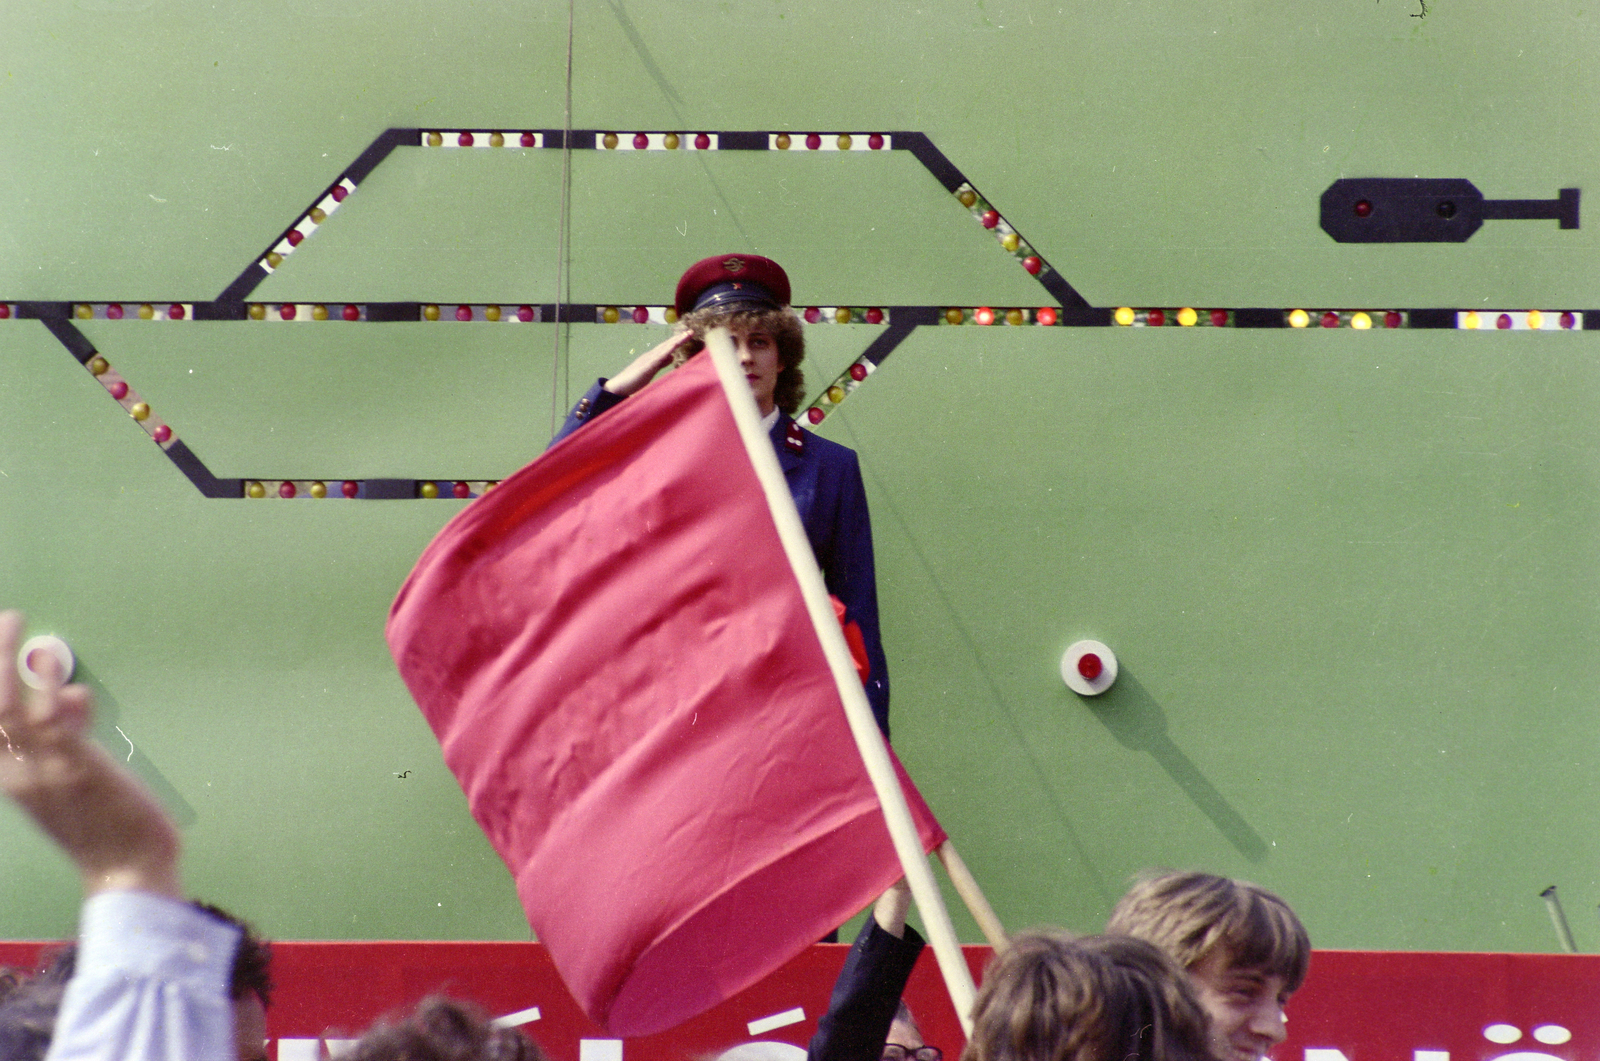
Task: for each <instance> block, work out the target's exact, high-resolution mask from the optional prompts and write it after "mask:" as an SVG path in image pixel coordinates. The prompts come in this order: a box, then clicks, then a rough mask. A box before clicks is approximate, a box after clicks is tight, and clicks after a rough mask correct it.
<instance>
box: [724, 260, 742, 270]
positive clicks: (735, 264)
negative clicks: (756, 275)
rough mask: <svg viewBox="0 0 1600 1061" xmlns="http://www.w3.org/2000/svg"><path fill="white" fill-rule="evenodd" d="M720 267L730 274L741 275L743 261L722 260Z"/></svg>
mask: <svg viewBox="0 0 1600 1061" xmlns="http://www.w3.org/2000/svg"><path fill="white" fill-rule="evenodd" d="M722 267H723V268H724V269H726V270H728V272H730V273H742V272H744V259H743V258H724V259H722Z"/></svg>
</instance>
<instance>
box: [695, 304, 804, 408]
mask: <svg viewBox="0 0 1600 1061" xmlns="http://www.w3.org/2000/svg"><path fill="white" fill-rule="evenodd" d="M683 323H684V325H685V326H687V327H688V329H689V330H690V331H692V332H694V334H695V338H697V339H699V340H701V342H704V341H705V337H706V333H707V332H709V331H710V330H711V329H713V328H717V327H727V328H728V329H729V330H730V331H755V330H757V329H760V330H761V331H764V332H766V333H767V334H768V335H770V336H772V339H773V342H775V343H777V344H778V385H777V386H776V387H775V388H774V389H773V392H772V403H773V404H774V405H776V406H777V407H778V408H779V409H782V410H783V411H784V412H786V413H788V414H789V415H790V416H793V415H794V414H795V410H797V409H799V408H800V402H801V400H802V399H803V398H804V397H805V386H806V377H805V373H804V372H803V371H801V369H800V362H802V361H804V360H805V357H806V337H805V333H804V330H803V327H802V325H801V324H800V318H799V317H796V316H795V315H794V311H793V310H791V309H789V308H788V307H784V308H782V309H737V310H734V311H733V312H732V313H729V312H728V311H727V310H725V309H702V310H697V311H696V312H694V313H690V314H689V315H687V316H686V317H684V318H683ZM680 349H681V348H680Z"/></svg>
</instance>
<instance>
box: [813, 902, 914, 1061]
mask: <svg viewBox="0 0 1600 1061" xmlns="http://www.w3.org/2000/svg"><path fill="white" fill-rule="evenodd" d="M922 946H923V940H922V937H921V936H919V935H918V934H917V930H916V929H914V928H912V927H911V926H910V925H907V926H906V927H905V938H903V939H897V938H895V937H894V936H891V935H889V933H887V932H885V931H884V930H883V929H881V928H879V927H878V921H877V919H876V918H875V917H873V916H872V915H871V914H870V913H869V914H868V915H867V923H866V924H864V925H862V926H861V934H860V935H859V936H857V937H856V941H855V944H854V945H853V946H852V947H851V948H850V957H848V958H846V959H845V963H844V968H843V969H840V970H839V979H838V980H837V981H835V982H834V985H833V998H832V999H831V1000H829V1002H828V1012H827V1013H825V1014H823V1016H822V1019H821V1020H819V1021H818V1022H817V1033H816V1034H815V1035H813V1036H812V1037H811V1043H810V1045H809V1047H808V1049H807V1050H806V1061H879V1059H880V1058H882V1057H883V1047H884V1044H885V1043H886V1042H887V1041H888V1038H889V1027H890V1025H892V1024H893V1023H894V1015H895V1013H896V1011H898V1010H899V1008H900V996H901V995H902V994H904V993H905V990H906V981H908V980H910V979H911V970H912V969H914V968H915V967H916V964H917V955H919V954H921V953H922ZM901 1045H904V1044H903V1043H902V1044H901Z"/></svg>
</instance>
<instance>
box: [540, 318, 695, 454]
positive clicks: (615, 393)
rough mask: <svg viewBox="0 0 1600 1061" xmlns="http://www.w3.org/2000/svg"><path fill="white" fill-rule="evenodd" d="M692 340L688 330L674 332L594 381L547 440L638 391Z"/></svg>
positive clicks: (565, 433) (561, 436)
mask: <svg viewBox="0 0 1600 1061" xmlns="http://www.w3.org/2000/svg"><path fill="white" fill-rule="evenodd" d="M693 341H695V340H694V336H693V333H691V332H687V331H680V332H674V333H673V334H672V335H671V336H670V337H669V338H667V339H664V340H662V341H661V342H659V343H657V344H656V345H655V346H652V347H651V348H650V349H648V350H646V351H645V352H644V353H642V354H640V355H639V356H638V357H636V358H634V359H633V360H632V361H630V362H629V363H628V367H627V368H624V369H623V370H622V371H621V372H618V373H617V374H616V375H615V376H612V377H611V378H610V379H602V380H598V381H596V383H595V385H594V386H592V387H590V388H589V390H588V392H587V393H585V394H584V396H583V397H582V398H579V399H578V404H577V405H574V406H573V407H572V411H571V412H569V413H567V419H566V420H565V422H563V423H562V425H561V429H560V430H559V431H557V432H556V434H555V437H554V438H552V439H551V440H550V445H552V446H553V445H555V444H556V443H557V442H560V441H561V440H562V439H564V438H566V437H567V436H568V435H570V434H572V433H573V432H574V431H576V430H578V428H580V427H582V426H583V425H584V424H586V423H588V422H589V421H590V420H593V419H594V418H595V417H597V416H599V415H600V414H601V413H603V412H605V411H606V410H607V409H609V408H611V407H612V406H613V405H616V404H617V403H618V402H620V401H622V399H624V398H626V397H628V396H629V395H632V394H637V393H638V392H639V391H640V390H642V389H643V388H644V385H645V384H646V383H649V382H650V381H651V380H653V379H655V378H656V374H657V373H659V372H660V371H661V370H662V369H664V368H666V367H667V366H668V365H670V364H672V359H673V357H674V356H675V355H676V354H677V351H678V347H680V346H684V345H686V344H688V343H690V342H693Z"/></svg>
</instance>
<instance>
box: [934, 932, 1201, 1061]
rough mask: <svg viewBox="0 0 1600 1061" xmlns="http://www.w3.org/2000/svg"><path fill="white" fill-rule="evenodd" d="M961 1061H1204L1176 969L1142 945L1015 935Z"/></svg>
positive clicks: (989, 982)
mask: <svg viewBox="0 0 1600 1061" xmlns="http://www.w3.org/2000/svg"><path fill="white" fill-rule="evenodd" d="M972 1024H973V1028H972V1038H971V1039H970V1040H968V1042H967V1045H966V1048H965V1049H963V1050H962V1052H961V1061H1213V1054H1212V1053H1211V1048H1210V1046H1209V1045H1208V1039H1207V1028H1208V1025H1207V1023H1206V1014H1205V1011H1204V1010H1203V1009H1201V1007H1200V1003H1199V1002H1198V1001H1196V999H1195V995H1194V989H1193V988H1192V987H1190V986H1189V979H1188V977H1187V976H1185V975H1184V972H1183V970H1182V969H1180V968H1178V966H1177V964H1176V963H1174V962H1173V961H1172V959H1171V958H1168V957H1167V956H1166V955H1165V954H1163V953H1161V951H1159V950H1157V949H1156V948H1155V947H1154V946H1152V945H1151V944H1149V943H1146V942H1144V941H1143V940H1138V939H1133V938H1131V937H1128V936H1083V937H1079V938H1074V937H1072V936H1070V935H1068V934H1067V933H1064V932H1054V931H1046V932H1024V933H1019V934H1018V935H1016V936H1013V937H1012V939H1011V941H1010V943H1008V944H1007V945H1006V947H1005V948H1004V949H1002V950H1000V951H998V952H997V953H996V954H995V956H994V959H993V960H992V961H991V962H990V963H989V967H988V968H987V969H986V970H985V971H984V975H983V988H982V989H981V990H980V991H979V992H978V998H977V1001H976V1003H975V1004H974V1005H973V1009H972Z"/></svg>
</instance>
